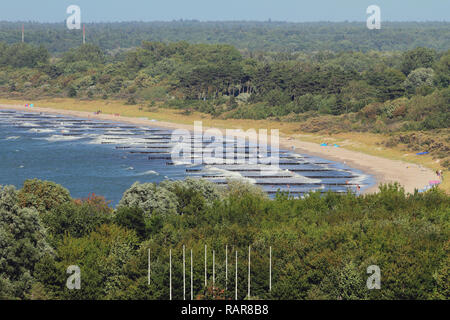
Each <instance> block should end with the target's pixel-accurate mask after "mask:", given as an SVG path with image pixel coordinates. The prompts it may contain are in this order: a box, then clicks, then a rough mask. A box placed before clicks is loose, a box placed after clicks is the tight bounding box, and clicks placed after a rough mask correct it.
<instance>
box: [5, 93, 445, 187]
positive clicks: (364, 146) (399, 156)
mask: <svg viewBox="0 0 450 320" xmlns="http://www.w3.org/2000/svg"><path fill="white" fill-rule="evenodd" d="M0 103H2V104H18V105H24V104H25V103H30V101H25V100H6V99H1V100H0ZM34 104H35V106H37V107H43V108H45V107H48V108H54V109H63V110H74V111H88V112H89V111H90V112H95V111H97V110H101V111H102V113H105V114H120V115H121V116H125V117H136V118H143V117H144V118H148V119H155V120H158V121H167V122H173V123H180V124H192V123H193V122H194V121H196V120H201V121H203V125H204V126H205V127H216V128H222V129H223V128H230V129H243V130H246V129H249V128H255V129H258V128H265V129H279V130H280V135H282V136H290V137H293V138H298V139H300V140H304V141H308V142H315V143H322V142H328V143H337V144H339V145H340V146H342V147H344V148H346V149H349V150H353V151H358V152H362V153H366V154H370V155H374V156H378V157H384V158H388V159H392V160H402V161H405V162H410V163H415V164H420V165H422V166H424V167H427V168H430V169H432V170H438V169H443V168H442V166H441V165H440V164H439V162H438V161H437V160H435V159H433V158H432V157H431V156H429V155H423V156H418V155H416V153H415V152H413V151H407V150H406V146H404V145H398V146H396V147H393V148H387V147H384V146H383V145H382V142H383V141H384V140H386V139H387V136H386V135H382V134H373V133H366V132H365V133H359V132H345V133H337V134H333V135H323V134H310V133H307V134H306V133H302V130H301V126H300V124H299V123H295V122H278V121H270V120H248V119H247V120H246V119H227V120H223V119H213V118H212V117H211V116H210V115H207V114H203V113H198V112H192V113H191V114H189V115H186V114H183V111H182V110H178V109H166V108H164V109H158V108H157V105H156V106H155V107H153V108H148V107H142V106H139V105H126V104H125V102H124V101H117V100H77V99H69V98H64V99H61V98H56V99H49V100H39V101H37V102H34ZM405 150H406V151H405ZM449 174H450V172H449V171H444V177H446V179H445V181H444V182H443V183H442V184H441V185H440V188H442V189H443V190H444V191H445V192H447V193H450V176H449Z"/></svg>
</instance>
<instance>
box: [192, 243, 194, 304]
mask: <svg viewBox="0 0 450 320" xmlns="http://www.w3.org/2000/svg"><path fill="white" fill-rule="evenodd" d="M193 270H194V267H193V264H192V249H191V300H194V275H193Z"/></svg>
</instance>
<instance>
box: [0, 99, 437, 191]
mask: <svg viewBox="0 0 450 320" xmlns="http://www.w3.org/2000/svg"><path fill="white" fill-rule="evenodd" d="M0 109H14V110H20V111H26V112H38V113H39V112H45V113H50V114H59V115H68V116H74V117H80V118H90V119H98V120H110V121H118V122H126V123H132V124H137V125H146V126H157V127H164V128H170V129H186V130H189V131H192V130H194V125H193V124H192V125H186V124H177V123H171V122H163V121H152V120H148V119H144V118H130V117H122V116H115V115H110V114H93V113H92V112H84V111H70V110H60V109H52V108H39V107H33V108H26V107H25V106H22V105H6V104H2V105H0ZM203 129H204V130H206V129H208V127H204V128H203ZM255 129H258V128H255ZM293 147H294V148H295V151H297V152H299V153H305V154H310V155H313V156H318V157H321V158H324V159H329V160H332V161H338V162H341V163H344V164H346V165H348V166H350V167H353V168H355V169H359V170H361V171H364V172H365V173H368V174H370V175H372V176H373V177H374V178H375V181H376V183H375V185H374V186H373V187H370V188H367V189H365V190H364V193H371V192H376V191H377V190H378V186H379V185H380V184H384V183H389V182H399V183H400V184H401V185H402V186H403V187H404V188H405V190H406V191H407V192H414V189H422V188H423V187H425V186H426V185H428V182H429V181H430V180H436V174H435V173H434V172H433V171H432V170H431V169H428V168H425V167H422V166H420V165H417V164H412V163H407V162H404V161H397V160H391V159H387V158H382V157H377V156H372V155H368V154H364V153H361V152H356V151H352V150H347V149H345V148H342V147H333V146H328V147H322V146H321V145H320V144H317V143H312V142H306V141H301V140H300V139H297V138H295V137H294V138H292V137H286V136H283V134H282V133H280V148H282V149H289V150H292V148H293Z"/></svg>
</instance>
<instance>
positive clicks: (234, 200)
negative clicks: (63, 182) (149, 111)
mask: <svg viewBox="0 0 450 320" xmlns="http://www.w3.org/2000/svg"><path fill="white" fill-rule="evenodd" d="M449 217H450V198H449V196H448V195H446V194H445V193H443V192H441V191H439V190H438V189H435V188H434V189H432V190H430V191H428V192H426V193H414V194H405V193H404V191H403V190H402V188H401V187H399V186H398V185H389V186H383V187H381V189H380V192H379V193H377V194H370V195H364V196H355V195H353V194H347V195H337V194H332V193H329V194H326V195H324V196H320V194H318V193H311V194H309V196H308V197H306V198H304V199H293V198H290V197H289V196H288V195H287V194H279V195H277V197H276V198H275V199H274V200H270V199H268V198H267V197H266V195H265V194H264V193H262V192H261V190H260V189H258V188H256V187H253V186H250V185H246V184H242V183H239V182H236V181H234V182H231V183H230V184H229V185H228V187H226V188H224V187H222V188H219V187H218V186H216V185H213V184H211V183H209V182H207V181H202V180H192V179H188V180H186V181H178V182H173V181H164V182H162V183H161V184H160V185H154V184H139V183H136V184H134V185H133V186H132V187H131V188H130V189H129V190H127V191H126V192H125V193H124V195H123V198H122V200H121V201H120V203H119V205H118V207H117V208H116V209H115V210H114V209H113V208H111V207H110V206H109V205H108V203H107V202H106V201H105V200H104V199H103V198H101V197H98V196H95V195H92V196H91V197H90V198H88V199H82V200H80V199H72V198H71V197H70V194H69V191H68V190H66V189H64V188H63V187H61V186H59V185H56V184H54V183H51V182H44V181H39V180H28V181H26V182H25V183H24V186H23V188H22V189H20V190H16V189H15V188H14V187H11V186H6V187H0V298H2V299H168V297H169V287H168V284H169V283H168V282H169V279H168V276H169V249H172V252H173V271H172V272H173V290H174V291H173V294H174V298H176V299H182V246H183V245H185V246H186V248H187V252H188V254H190V249H192V250H193V255H194V294H195V297H196V298H197V299H223V298H230V297H233V296H234V292H233V291H232V290H228V291H226V290H225V287H226V284H225V278H224V277H225V272H224V270H225V265H224V262H225V245H228V249H229V252H228V253H229V255H228V258H229V260H228V261H229V266H228V270H229V274H228V279H234V276H235V274H234V268H233V267H232V265H231V263H232V262H231V261H233V260H232V259H231V258H230V257H231V256H232V254H233V253H234V252H235V251H236V250H237V251H238V259H239V260H238V261H239V267H238V292H239V298H240V299H242V298H245V295H246V292H247V291H246V284H247V276H246V275H247V262H246V261H247V252H248V251H247V250H248V246H249V245H251V247H252V295H253V298H261V299H448V298H449V297H450V285H449V281H448V279H449V276H450V275H449V265H450V263H449V262H450V261H449V257H450V254H449V253H450V252H449V244H450V243H449V239H450V237H449V231H450V229H449ZM204 245H207V246H208V250H209V254H208V261H207V264H208V270H209V271H208V286H207V288H204V278H203V277H204V274H203V272H204V270H203V267H204V258H203V255H204V251H203V250H204ZM270 246H271V247H272V250H273V282H272V283H273V286H272V291H271V292H269V290H268V273H269V270H268V262H269V261H268V255H269V247H270ZM148 249H151V252H152V278H151V283H150V285H148V284H147V259H148V255H147V252H148ZM212 250H214V251H215V286H214V287H213V286H212V256H211V255H212ZM70 265H78V266H79V267H80V268H81V279H82V282H81V290H73V291H70V290H68V289H67V288H66V285H65V284H66V279H67V277H68V276H69V275H67V273H66V269H67V267H68V266H70ZM369 265H378V266H379V267H380V269H381V289H380V290H367V288H366V279H367V277H368V275H367V274H366V269H367V267H368V266H369ZM187 266H188V267H187V270H188V274H187V276H188V277H189V276H190V273H189V272H190V271H189V270H190V268H189V266H190V265H189V262H188V263H187ZM188 279H189V278H188ZM229 281H230V282H228V289H230V288H233V286H234V283H232V282H231V280H229Z"/></svg>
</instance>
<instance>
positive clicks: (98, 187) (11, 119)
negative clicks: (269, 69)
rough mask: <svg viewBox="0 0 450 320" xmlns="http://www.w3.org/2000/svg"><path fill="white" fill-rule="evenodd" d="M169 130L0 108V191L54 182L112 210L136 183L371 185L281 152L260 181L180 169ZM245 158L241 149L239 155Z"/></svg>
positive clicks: (228, 168)
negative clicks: (27, 183) (274, 167)
mask: <svg viewBox="0 0 450 320" xmlns="http://www.w3.org/2000/svg"><path fill="white" fill-rule="evenodd" d="M170 134H171V131H169V130H167V129H163V128H158V127H157V122H155V126H154V127H146V126H137V125H132V124H125V123H115V122H110V121H104V120H93V119H82V118H73V117H68V116H61V115H53V114H43V113H41V114H40V113H34V112H19V111H14V110H0V150H1V151H0V185H15V186H16V187H18V188H20V187H21V186H22V185H23V182H24V181H25V180H26V179H32V178H38V179H42V180H49V181H54V182H56V183H59V184H61V185H63V186H64V187H66V188H67V189H69V191H70V192H71V196H72V197H74V198H85V197H87V196H89V194H91V193H95V194H97V195H102V196H104V197H105V198H106V199H108V200H110V201H111V202H112V204H113V205H117V203H118V202H119V200H120V199H121V198H122V195H123V192H124V191H125V190H126V189H128V188H129V187H130V186H131V185H132V184H133V183H134V182H136V181H139V182H160V181H162V180H165V179H174V180H178V179H184V178H186V177H187V176H193V177H201V178H206V179H209V180H211V181H213V182H215V183H218V184H225V183H226V182H227V181H228V179H230V178H232V179H244V180H247V181H248V182H250V183H254V184H256V185H259V186H261V187H262V188H263V189H264V190H265V191H266V192H268V193H269V194H270V195H271V196H273V195H274V194H275V193H276V192H277V191H278V190H281V191H289V192H290V193H292V194H293V195H297V196H303V195H304V194H305V193H307V192H308V191H310V190H320V191H322V192H326V191H328V190H332V191H334V192H347V190H348V189H350V190H351V191H355V190H356V186H357V185H360V186H361V190H363V189H364V188H367V187H369V186H371V185H373V183H374V180H373V178H372V177H371V176H369V175H367V174H364V173H363V172H361V171H359V170H355V169H352V168H350V167H347V166H345V165H343V164H341V163H337V162H332V161H329V160H324V159H320V158H317V157H311V156H308V155H304V154H297V153H295V152H293V151H280V157H281V158H280V170H279V172H278V173H276V174H272V175H271V176H265V177H262V176H261V175H260V174H259V172H258V170H257V169H258V168H259V167H260V165H258V164H257V165H242V164H228V165H219V164H217V165H215V164H212V165H206V164H197V165H194V164H191V163H177V162H173V161H171V158H170V148H171V144H170ZM243 152H244V153H245V150H243Z"/></svg>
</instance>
